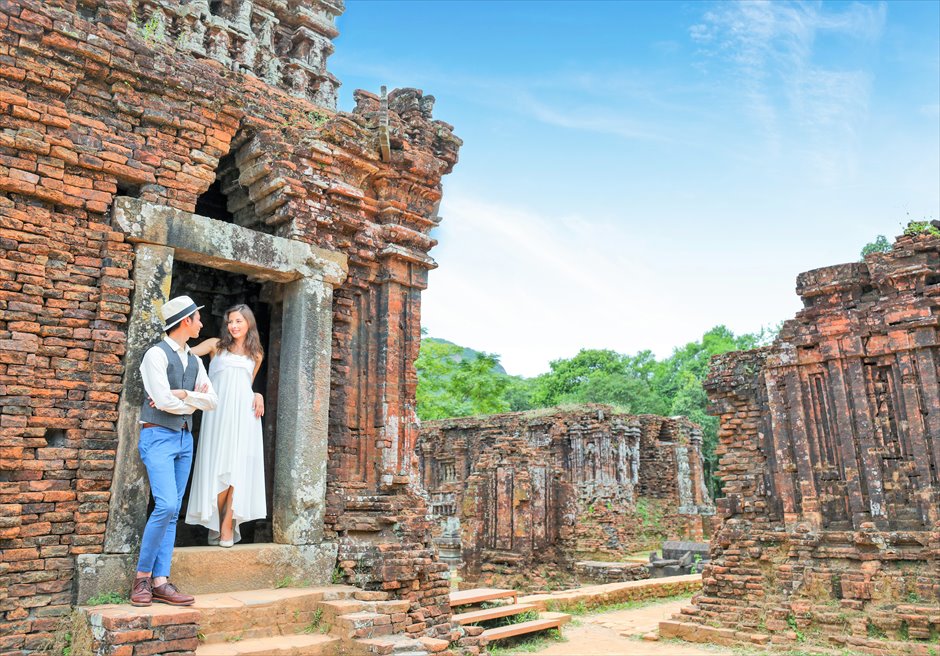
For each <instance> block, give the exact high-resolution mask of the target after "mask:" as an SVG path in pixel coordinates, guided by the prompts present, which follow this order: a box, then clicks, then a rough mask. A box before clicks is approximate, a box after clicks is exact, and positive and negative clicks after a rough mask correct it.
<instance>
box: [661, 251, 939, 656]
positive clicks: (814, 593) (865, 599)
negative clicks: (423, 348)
mask: <svg viewBox="0 0 940 656" xmlns="http://www.w3.org/2000/svg"><path fill="white" fill-rule="evenodd" d="M797 291H798V293H799V294H800V296H801V297H802V298H803V304H804V308H803V309H802V310H801V311H800V312H799V313H798V314H797V316H796V318H795V319H793V320H791V321H788V322H787V323H785V324H784V326H783V329H782V330H781V332H780V336H779V338H778V339H777V340H776V341H775V342H774V344H773V345H772V346H771V347H767V348H764V349H759V350H756V351H749V352H744V353H731V354H728V355H725V356H721V357H720V358H718V359H717V360H716V361H715V362H714V366H713V370H712V374H711V376H710V377H709V379H708V381H707V385H706V387H707V391H708V394H709V398H710V400H711V403H712V404H713V410H714V412H715V414H717V415H718V416H719V417H720V419H721V427H720V433H719V437H720V441H721V443H720V446H719V453H720V454H721V463H720V469H719V475H720V476H721V477H722V479H723V480H724V492H725V495H726V496H725V498H723V499H720V500H719V501H718V509H719V514H720V515H721V517H722V519H723V524H722V525H721V528H720V530H719V531H718V532H717V534H716V535H715V536H714V537H713V538H712V546H711V562H712V565H711V566H710V567H707V568H706V570H705V573H704V590H703V592H702V593H701V594H700V595H699V596H697V597H696V599H695V606H694V609H692V610H691V614H689V615H685V616H683V620H684V621H685V622H687V623H696V624H695V625H691V624H685V625H681V624H679V623H666V624H665V625H664V626H663V629H665V631H664V632H665V633H667V634H669V635H685V636H696V635H698V636H703V635H704V634H705V633H709V631H708V627H709V626H712V625H718V626H722V627H727V628H726V629H719V630H718V631H717V634H716V635H718V637H719V638H720V639H722V640H728V639H732V638H734V637H738V638H740V637H751V638H753V637H754V635H758V639H759V640H767V639H769V636H768V635H767V634H773V636H774V639H775V640H782V641H787V640H791V641H792V640H803V639H806V638H808V637H819V638H822V639H827V640H829V641H832V642H833V643H835V644H839V645H848V646H850V648H852V649H853V650H858V651H859V652H860V653H877V654H905V653H910V654H928V653H933V652H931V651H929V649H933V650H936V646H937V640H938V638H940V385H938V380H940V238H937V237H931V236H928V235H926V234H923V235H915V236H903V237H900V238H899V239H898V240H897V242H896V243H895V245H894V248H893V250H892V251H890V252H888V253H884V254H881V253H878V254H873V255H869V256H867V257H866V258H865V261H864V262H859V263H854V264H843V265H839V266H832V267H827V268H823V269H817V270H815V271H809V272H807V273H804V274H802V275H801V276H799V278H798V280H797ZM735 630H737V631H738V633H735ZM713 632H714V631H713ZM742 632H743V633H742ZM744 634H750V636H746V635H744ZM761 634H762V635H761ZM928 646H930V647H929V649H928Z"/></svg>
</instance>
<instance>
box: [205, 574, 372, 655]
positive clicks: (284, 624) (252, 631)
mask: <svg viewBox="0 0 940 656" xmlns="http://www.w3.org/2000/svg"><path fill="white" fill-rule="evenodd" d="M356 592H357V589H356V588H353V587H352V586H339V585H336V586H321V587H315V588H265V589H259V590H241V591H237V592H220V593H215V594H203V595H196V603H195V604H194V605H193V606H191V607H190V608H191V609H193V610H195V611H198V612H199V630H200V632H201V633H202V634H203V635H204V636H205V638H204V642H205V643H207V644H208V643H224V642H227V641H229V640H249V639H251V640H254V639H260V638H266V637H274V636H278V635H281V636H290V635H292V634H295V633H298V632H299V631H301V630H303V629H304V628H305V627H307V626H308V625H310V623H311V622H313V621H315V620H316V619H317V617H318V613H317V611H318V609H319V608H321V605H322V604H325V603H330V602H344V601H347V600H349V599H350V598H351V597H352V596H353V595H354V594H355V593H356ZM354 603H357V604H358V603H360V602H354ZM322 614H323V613H322V611H321V612H320V613H319V615H320V617H322Z"/></svg>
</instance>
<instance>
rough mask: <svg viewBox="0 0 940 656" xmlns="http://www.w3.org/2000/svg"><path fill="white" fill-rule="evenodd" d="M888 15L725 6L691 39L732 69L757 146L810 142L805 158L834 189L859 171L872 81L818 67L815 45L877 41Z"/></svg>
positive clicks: (852, 9) (855, 9) (813, 7)
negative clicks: (760, 139) (826, 40)
mask: <svg viewBox="0 0 940 656" xmlns="http://www.w3.org/2000/svg"><path fill="white" fill-rule="evenodd" d="M886 11H887V10H886V7H885V5H884V4H878V5H860V4H851V5H847V6H845V9H844V10H842V11H830V10H829V6H828V5H823V4H820V3H793V2H725V3H721V4H718V5H716V6H715V7H714V8H712V9H710V10H709V11H707V12H706V13H705V14H704V16H703V17H702V21H701V22H700V23H698V24H696V25H693V26H692V27H691V28H690V31H689V33H690V36H691V38H692V39H693V41H695V42H697V43H699V44H700V45H701V46H702V49H703V52H704V53H705V54H706V55H707V56H708V57H709V58H710V59H712V60H716V61H719V62H728V63H730V64H731V67H732V68H731V70H732V79H733V80H734V84H736V85H739V86H740V90H741V94H742V96H743V98H744V100H745V104H746V107H747V110H748V112H749V114H750V116H751V118H752V120H753V121H754V122H755V123H756V124H757V125H759V126H760V127H761V129H762V131H763V134H764V138H765V140H766V143H765V144H762V146H766V147H767V148H768V150H769V152H770V154H771V155H775V154H777V153H779V152H780V150H781V149H782V148H783V147H784V146H785V144H786V143H789V142H796V141H798V142H801V143H807V144H808V147H806V148H804V152H803V156H804V157H805V158H806V160H807V161H809V162H810V163H811V164H812V165H813V167H814V168H815V170H816V173H817V174H819V175H821V176H822V178H823V181H824V182H828V183H835V182H837V181H839V180H840V179H842V178H851V177H852V176H853V175H854V173H855V171H856V164H855V159H856V155H855V150H856V126H858V125H859V124H860V123H861V122H863V121H864V120H865V118H866V116H867V111H868V102H869V96H870V94H871V79H870V76H869V75H868V74H867V73H866V72H864V71H858V70H855V71H852V70H848V71H846V70H834V69H830V68H827V67H825V66H821V65H819V64H817V63H815V62H814V54H815V47H816V45H817V43H816V42H817V40H818V39H819V37H821V36H824V35H825V34H827V33H831V34H839V35H841V36H844V37H849V38H851V39H856V40H861V41H865V42H871V41H876V40H877V39H879V38H880V37H881V34H882V32H883V29H884V23H885V16H886ZM775 89H779V90H781V91H779V92H775Z"/></svg>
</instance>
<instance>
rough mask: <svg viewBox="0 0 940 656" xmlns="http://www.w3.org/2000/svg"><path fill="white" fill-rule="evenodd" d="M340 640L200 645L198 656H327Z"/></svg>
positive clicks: (315, 638) (274, 639)
mask: <svg viewBox="0 0 940 656" xmlns="http://www.w3.org/2000/svg"><path fill="white" fill-rule="evenodd" d="M339 642H340V639H339V638H337V637H335V636H329V635H293V636H273V637H270V638H256V639H252V640H239V641H238V642H220V643H215V644H211V645H200V646H199V647H197V648H196V656H242V655H245V654H251V655H253V656H264V655H265V654H272V655H277V656H327V655H328V654H332V653H334V652H335V650H336V647H337V646H338V644H339Z"/></svg>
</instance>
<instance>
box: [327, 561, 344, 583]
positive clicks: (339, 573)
mask: <svg viewBox="0 0 940 656" xmlns="http://www.w3.org/2000/svg"><path fill="white" fill-rule="evenodd" d="M343 576H344V574H343V570H342V568H341V567H340V566H339V565H337V566H336V567H334V568H333V574H332V575H331V576H330V583H332V584H333V585H336V584H338V583H342V582H343Z"/></svg>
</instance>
